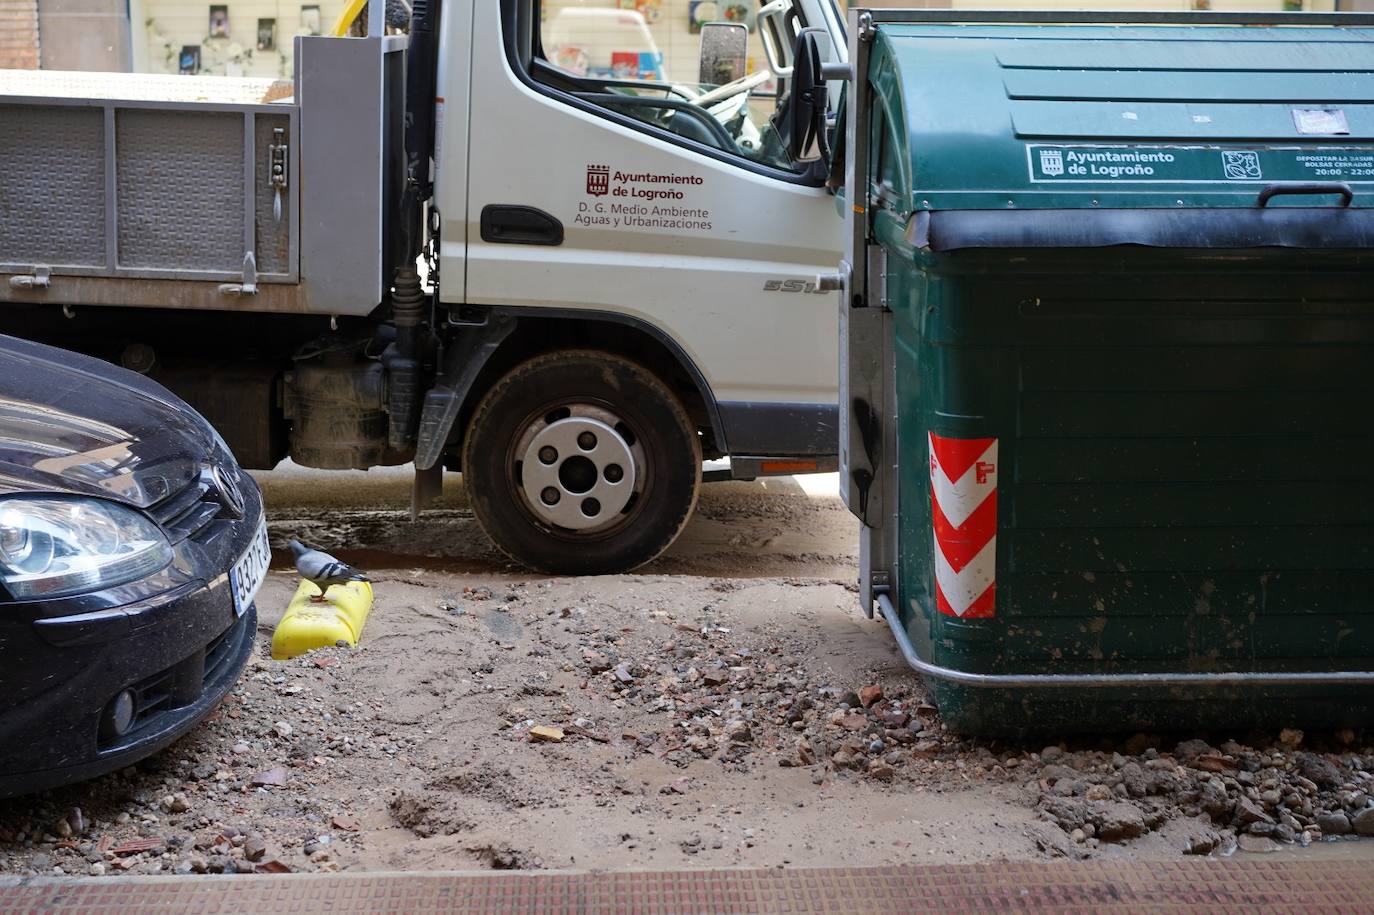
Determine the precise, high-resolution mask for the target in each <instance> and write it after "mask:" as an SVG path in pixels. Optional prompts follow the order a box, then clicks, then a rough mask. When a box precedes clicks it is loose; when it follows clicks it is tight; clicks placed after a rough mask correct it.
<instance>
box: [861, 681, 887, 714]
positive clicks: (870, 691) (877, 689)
mask: <svg viewBox="0 0 1374 915" xmlns="http://www.w3.org/2000/svg"><path fill="white" fill-rule="evenodd" d="M882 698H883V688H882V687H881V686H879V685H877V684H876V683H875V684H874V685H872V686H865V687H864V688H863V689H861V690H859V704H860V705H862V706H863V707H864V708H868V707H869V706H870V705H872V704H873V703H875V702H877V701H879V700H881V699H882Z"/></svg>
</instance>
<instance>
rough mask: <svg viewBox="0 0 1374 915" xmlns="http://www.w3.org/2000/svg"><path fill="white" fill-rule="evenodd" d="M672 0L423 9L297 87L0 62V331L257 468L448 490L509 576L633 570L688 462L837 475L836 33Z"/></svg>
mask: <svg viewBox="0 0 1374 915" xmlns="http://www.w3.org/2000/svg"><path fill="white" fill-rule="evenodd" d="M374 5H375V6H378V7H380V6H381V4H380V3H378V4H374ZM672 9H675V7H673V6H670V7H668V8H666V9H665V8H664V7H662V6H660V5H658V4H653V5H648V4H644V5H641V8H638V9H635V8H629V9H621V8H619V7H618V6H617V5H616V3H615V0H597V2H588V3H577V2H570V0H442V6H441V3H440V0H418V2H416V3H415V5H414V7H413V14H412V19H411V23H410V30H409V34H408V35H383V34H381V33H380V32H381V29H380V16H377V17H374V19H375V20H376V21H375V22H374V23H373V26H374V28H375V30H374V31H372V37H366V38H328V37H313V38H312V37H301V38H297V39H296V45H295V72H294V79H293V80H291V81H278V82H273V81H270V80H252V79H241V78H240V79H233V78H211V77H199V78H190V77H178V76H150V75H139V74H76V73H49V72H29V71H23V72H21V71H0V332H5V333H11V334H15V335H19V336H23V337H28V338H31V339H36V340H41V341H44V342H50V343H55V344H58V345H61V346H64V347H68V348H71V349H76V350H80V351H84V352H87V353H91V354H94V355H98V356H101V357H104V358H107V359H110V360H112V361H116V362H120V363H122V364H123V365H125V366H127V367H130V368H132V369H135V370H137V371H141V372H144V373H147V374H149V375H150V376H152V377H154V378H156V379H157V380H158V381H160V382H162V383H164V384H165V385H167V386H168V387H169V388H171V389H172V390H173V391H176V392H177V393H178V394H180V395H181V396H183V397H184V398H185V399H186V400H188V401H190V402H191V403H192V404H193V405H194V406H196V407H197V408H198V409H200V410H201V411H202V412H203V413H205V414H206V415H207V416H208V417H209V418H210V419H211V421H212V422H213V423H214V424H215V426H216V427H217V428H218V429H219V430H220V431H221V432H222V434H223V435H224V437H225V439H226V440H227V441H228V443H229V444H230V445H231V446H232V448H233V450H234V453H235V454H236V455H237V457H238V458H239V460H240V462H241V463H242V464H243V465H244V466H246V467H252V468H270V467H273V466H274V465H276V464H277V463H278V462H280V461H281V460H282V459H284V458H285V457H287V456H290V458H291V459H293V460H294V461H295V462H296V463H298V464H302V465H305V466H309V467H322V468H340V469H343V468H367V467H372V466H377V465H387V464H403V463H406V462H411V461H413V462H414V464H415V467H416V468H417V472H416V485H415V500H414V504H413V508H414V510H417V511H418V510H419V508H421V507H423V505H424V504H425V503H426V502H427V501H428V500H429V499H430V498H432V497H433V496H434V495H435V493H436V492H437V491H438V489H439V486H440V485H441V480H442V473H443V471H444V470H445V469H449V470H461V471H462V473H463V475H464V481H465V484H466V487H467V491H468V493H469V496H470V498H471V501H472V506H473V509H474V512H475V514H476V516H477V518H478V520H479V521H480V522H481V524H482V526H483V528H484V529H485V530H486V531H487V532H488V534H490V536H491V538H492V540H493V541H495V542H496V544H497V545H499V546H500V547H501V548H502V549H503V550H505V551H506V552H507V553H508V554H510V555H511V556H513V557H514V558H516V559H518V560H520V561H522V562H524V563H527V564H529V565H530V566H533V567H535V568H538V569H542V570H546V571H551V572H559V573H600V572H612V571H619V570H625V569H629V568H633V567H634V566H637V565H639V564H641V563H643V562H646V561H648V560H649V559H651V558H653V557H654V556H656V555H658V554H659V553H660V552H661V551H662V550H663V549H665V548H666V547H667V546H668V545H669V544H670V543H671V542H672V541H673V539H674V538H675V537H676V536H677V534H678V532H679V531H680V530H681V529H682V527H683V525H684V524H685V523H686V521H687V519H688V517H689V516H690V515H691V512H692V510H693V507H694V505H695V503H696V498H697V491H698V488H699V486H700V484H701V481H702V478H703V473H702V464H703V460H710V459H713V458H719V457H722V456H729V457H730V459H731V461H730V470H729V471H726V472H724V473H727V474H729V475H733V476H735V477H742V478H750V477H755V476H760V475H766V474H770V473H797V472H806V471H811V470H828V469H833V468H834V466H835V455H836V450H837V428H836V419H837V408H836V386H837V378H838V367H837V342H836V335H837V327H836V323H837V322H836V316H835V302H834V298H833V296H832V295H830V294H828V293H821V292H819V291H818V290H817V289H816V283H815V278H816V276H817V275H818V274H819V273H821V272H823V271H827V270H832V269H833V266H834V264H835V263H836V261H837V259H838V256H839V251H840V247H841V242H842V224H841V221H840V219H839V217H838V215H837V213H836V208H835V200H834V198H833V197H831V196H829V194H828V193H827V192H826V189H825V183H826V180H827V178H828V176H827V175H826V174H825V173H824V172H825V169H824V167H823V166H822V165H820V164H819V163H820V162H822V161H824V160H823V158H821V157H818V156H817V155H816V153H817V151H818V150H817V147H818V146H820V147H823V146H824V133H825V116H826V110H825V109H826V108H827V105H826V103H825V97H826V95H827V93H826V91H825V83H824V82H823V81H821V80H820V79H819V77H817V76H816V74H817V73H819V70H818V69H817V67H815V66H812V65H811V64H812V63H813V60H814V59H818V58H819V57H831V56H833V57H835V59H836V62H838V61H839V60H841V59H843V57H844V55H845V53H846V51H845V40H844V36H843V30H844V26H843V22H842V18H841V16H840V14H839V12H838V11H837V8H836V6H835V4H834V0H773V2H770V3H768V4H766V5H765V6H763V7H761V8H759V9H756V10H753V11H752V15H745V16H744V17H743V18H744V19H745V20H746V21H744V22H740V23H735V24H728V25H727V24H708V25H706V26H701V27H700V28H701V31H700V34H699V35H698V34H696V33H695V32H688V31H687V27H686V26H685V25H684V26H683V28H681V29H678V30H677V31H672V30H670V31H666V32H665V31H664V29H665V23H664V20H663V19H661V18H658V19H655V17H662V16H664V15H667V13H668V12H671V10H672ZM731 9H733V10H736V11H738V10H743V9H744V7H741V6H738V5H736V6H735V7H732V8H731ZM685 21H686V20H684V23H685ZM692 28H693V29H695V28H697V26H696V25H693V26H692ZM746 29H752V30H757V32H756V33H755V34H757V35H758V36H759V37H760V38H762V42H763V43H762V50H763V52H764V53H763V55H762V59H758V60H757V61H751V60H750V59H749V58H748V57H747V48H746V44H745V42H746V41H748V40H749V35H747V34H746ZM678 31H681V32H682V33H683V34H681V35H679V34H678ZM656 36H657V37H656ZM687 36H690V39H691V40H687ZM698 45H700V49H701V50H700V51H699V50H698ZM799 51H800V53H803V54H804V56H805V61H806V64H807V65H806V66H804V67H797V68H795V72H794V67H793V64H794V56H795V55H796V54H798V53H799ZM750 63H752V69H751V68H750V67H749V66H748V64H750ZM722 74H723V75H722ZM702 76H705V77H706V78H705V79H702V78H701V77H702ZM774 87H776V92H772V91H771V90H772V89H773V88H774ZM765 93H771V94H765ZM818 135H819V140H818ZM808 157H809V158H808ZM91 459H92V461H98V460H100V459H101V458H100V456H99V455H92V456H91Z"/></svg>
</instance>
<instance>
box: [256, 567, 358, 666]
mask: <svg viewBox="0 0 1374 915" xmlns="http://www.w3.org/2000/svg"><path fill="white" fill-rule="evenodd" d="M319 593H320V589H319V588H318V587H316V586H315V585H313V584H311V583H310V582H308V581H302V582H301V586H300V587H299V588H297V589H296V594H295V596H293V597H292V598H291V603H290V604H289V605H288V606H287V608H286V613H285V614H283V615H282V618H281V622H280V623H278V624H277V631H276V632H273V633H272V657H273V658H274V659H276V660H278V661H285V660H286V659H287V658H294V657H296V656H297V655H302V654H305V653H306V652H307V651H310V650H311V649H313V648H325V647H327V646H330V645H335V644H337V643H339V642H341V641H342V642H347V643H348V644H350V645H357V644H358V639H360V638H362V635H363V624H364V623H366V622H367V614H368V613H369V612H371V610H372V585H370V584H368V583H367V582H365V581H350V582H348V583H347V584H342V585H330V586H329V590H328V591H327V592H325V595H324V600H322V601H317V600H313V599H312V598H315V597H318V596H319Z"/></svg>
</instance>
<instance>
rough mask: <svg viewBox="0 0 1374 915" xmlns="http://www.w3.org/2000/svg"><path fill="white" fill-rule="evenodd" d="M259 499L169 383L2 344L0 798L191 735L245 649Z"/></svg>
mask: <svg viewBox="0 0 1374 915" xmlns="http://www.w3.org/2000/svg"><path fill="white" fill-rule="evenodd" d="M270 555H271V554H270V551H269V549H268V545H267V528H266V523H265V519H264V517H263V512H262V498H261V496H260V494H259V492H258V487H257V485H256V484H255V483H254V482H253V480H252V479H251V478H250V477H249V476H248V475H247V474H245V473H243V472H242V471H241V470H240V469H239V467H238V464H237V463H236V462H235V460H234V457H233V455H232V454H230V452H229V449H228V447H226V446H225V444H224V441H223V439H221V438H220V436H219V435H218V434H217V433H216V432H215V431H214V429H212V428H211V427H210V426H209V424H207V423H206V422H205V420H204V419H203V418H201V416H200V415H199V414H197V413H196V412H195V411H194V410H193V409H192V408H191V407H190V406H188V405H187V404H186V403H184V402H183V401H181V400H180V399H178V398H177V397H176V396H175V395H173V394H172V393H170V392H169V391H167V389H165V388H163V387H162V386H161V385H158V384H156V383H155V382H153V381H151V380H149V379H147V378H144V377H143V376H141V375H136V374H134V373H132V372H127V371H124V370H123V369H119V368H115V367H113V366H111V365H109V364H107V363H104V362H100V361H97V360H95V359H91V358H88V357H85V356H79V355H76V354H74V353H69V352H65V351H63V350H57V349H53V348H51V347H46V346H40V345H38V344H34V343H28V342H24V341H21V340H16V339H14V338H12V337H4V336H0V797H3V796H7V795H14V794H22V793H24V792H28V791H35V790H39V789H42V788H48V787H53V786H56V785H61V784H66V783H69V782H73V781H78V780H80V779H85V778H90V777H92V776H95V775H99V774H102V773H105V772H108V771H111V770H114V769H118V768H121V767H123V766H127V765H129V764H130V763H132V762H134V761H136V760H139V759H141V758H143V757H145V756H147V755H149V754H151V753H154V752H156V751H157V750H160V749H161V748H163V747H165V746H167V745H168V744H170V743H171V742H172V741H174V740H176V739H177V738H178V737H180V736H181V735H182V734H184V733H186V731H188V730H189V729H190V728H191V727H192V726H194V725H195V724H196V722H198V721H200V720H201V719H202V718H203V717H205V715H206V714H207V713H208V712H209V711H210V710H211V709H212V708H214V706H215V705H216V703H218V702H219V701H220V699H222V698H223V697H224V695H225V694H226V693H227V692H229V690H230V689H231V688H232V687H233V685H234V682H235V680H237V679H238V676H239V673H240V671H241V670H242V669H243V665H244V662H245V661H246V660H247V658H248V655H249V654H250V653H251V651H252V650H253V636H254V631H255V629H256V611H255V608H254V606H253V597H254V595H255V594H256V592H257V589H258V587H259V586H260V585H261V584H262V580H263V578H264V577H265V575H266V572H267V566H268V563H269V561H270Z"/></svg>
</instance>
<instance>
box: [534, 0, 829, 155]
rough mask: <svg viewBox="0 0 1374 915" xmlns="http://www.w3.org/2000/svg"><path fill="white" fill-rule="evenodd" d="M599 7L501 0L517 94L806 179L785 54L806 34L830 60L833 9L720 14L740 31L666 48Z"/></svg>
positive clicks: (769, 8)
mask: <svg viewBox="0 0 1374 915" xmlns="http://www.w3.org/2000/svg"><path fill="white" fill-rule="evenodd" d="M601 4H604V5H601ZM601 4H595V5H593V4H585V3H567V2H564V0H508V6H507V9H508V15H509V19H508V21H510V22H513V24H514V28H512V29H511V30H510V36H509V38H508V44H509V50H510V51H511V57H512V61H513V63H514V64H515V65H516V66H517V67H519V68H520V69H521V70H523V75H524V76H525V78H526V79H527V81H528V82H529V83H531V84H533V85H534V86H535V87H536V88H538V89H540V90H541V91H546V92H550V93H553V94H556V95H558V96H562V97H565V98H570V99H576V100H578V101H579V102H581V103H583V104H584V105H585V106H588V107H591V108H595V109H600V110H601V111H602V112H610V113H613V114H615V115H618V116H619V117H620V118H623V119H625V120H626V121H628V122H632V123H633V124H635V125H636V126H640V127H645V126H647V127H649V128H651V129H652V130H653V131H654V132H663V133H666V134H669V135H672V136H673V137H675V138H678V139H683V140H687V141H690V142H691V143H693V144H696V145H699V146H703V147H706V148H709V149H711V150H715V151H718V152H720V153H724V154H726V155H727V156H730V157H732V158H733V157H740V158H743V159H746V160H749V161H752V162H755V163H758V164H759V165H762V166H764V167H766V168H768V169H770V170H777V171H780V172H787V173H791V174H794V175H795V174H798V173H801V172H803V171H805V170H806V167H807V164H808V161H809V160H810V159H812V158H814V155H806V154H803V155H801V156H799V155H796V154H795V153H794V152H793V151H792V150H791V149H789V146H790V145H791V144H790V142H789V140H790V137H791V135H792V133H793V132H794V128H793V123H794V110H795V107H796V102H795V99H794V96H795V94H796V93H795V92H794V91H793V90H794V89H795V81H794V78H793V76H794V74H793V63H794V61H793V57H794V53H795V52H794V49H795V47H796V44H797V41H798V38H799V36H801V35H802V34H803V33H806V32H808V31H811V32H814V33H816V34H817V36H818V38H819V39H820V41H819V46H820V48H821V54H822V58H823V59H824V60H831V59H835V57H836V51H835V50H834V46H833V44H832V42H831V39H830V37H829V36H830V35H832V34H834V35H838V34H842V32H839V31H834V30H835V29H842V25H840V22H841V20H840V19H839V14H838V11H837V10H836V8H835V7H834V5H833V0H820V2H817V0H808V2H796V3H794V2H793V0H773V2H771V3H767V4H764V5H763V6H762V7H760V8H759V9H758V10H757V12H753V11H748V10H747V8H746V7H744V6H743V5H735V6H731V7H730V8H729V10H727V12H726V15H732V16H735V17H737V20H744V21H728V20H727V21H721V22H706V23H701V24H699V25H697V24H695V23H694V28H695V29H697V30H698V32H697V36H696V37H698V38H699V39H700V40H699V41H697V42H688V43H684V42H681V41H677V40H671V39H675V38H676V37H677V36H669V37H670V40H669V41H668V42H667V47H660V45H659V43H658V41H657V40H656V39H655V37H654V34H653V31H652V29H651V28H650V23H649V22H648V20H647V19H646V14H645V13H644V12H641V11H640V10H638V9H621V8H619V7H617V6H614V5H613V4H612V3H611V2H610V0H601ZM646 9H649V8H648V7H646ZM755 17H756V18H755ZM749 25H753V26H754V28H752V29H751V28H749ZM808 145H809V144H808ZM808 152H810V153H813V154H814V152H815V149H814V148H811V149H809V150H808Z"/></svg>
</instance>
